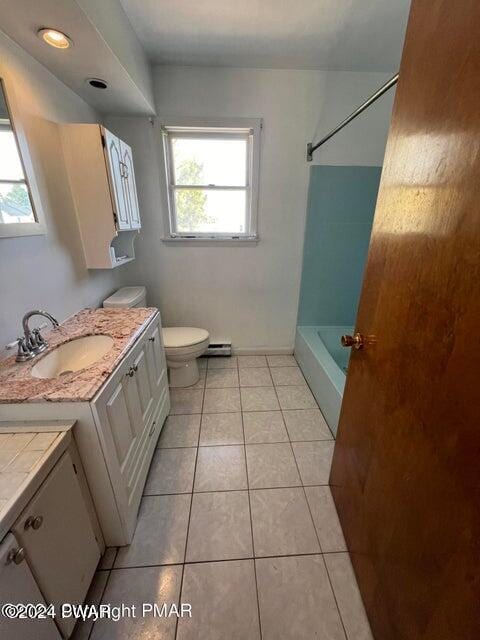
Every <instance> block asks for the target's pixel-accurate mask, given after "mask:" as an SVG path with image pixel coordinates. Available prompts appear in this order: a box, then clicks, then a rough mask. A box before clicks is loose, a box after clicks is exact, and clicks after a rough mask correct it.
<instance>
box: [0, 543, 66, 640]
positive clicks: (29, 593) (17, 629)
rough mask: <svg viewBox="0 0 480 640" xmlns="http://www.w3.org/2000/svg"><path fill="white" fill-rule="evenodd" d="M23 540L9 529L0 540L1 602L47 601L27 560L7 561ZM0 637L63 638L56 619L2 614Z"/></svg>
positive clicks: (14, 639) (13, 639)
mask: <svg viewBox="0 0 480 640" xmlns="http://www.w3.org/2000/svg"><path fill="white" fill-rule="evenodd" d="M20 546H21V545H20V544H19V543H18V542H17V540H15V537H14V536H13V535H12V534H11V533H9V534H8V535H7V536H6V537H5V538H4V540H3V541H2V543H1V544H0V604H5V603H7V602H11V603H13V604H25V605H26V604H45V600H44V598H43V596H42V594H41V593H40V590H39V588H38V585H37V583H36V582H35V578H34V577H33V574H32V572H31V571H30V567H29V566H28V564H27V561H26V560H23V562H21V563H20V564H15V562H8V561H7V556H8V553H9V552H10V550H11V549H19V548H20ZM0 638H2V640H18V639H19V638H21V640H61V636H60V634H59V632H58V629H57V627H56V626H55V622H54V621H53V619H52V618H51V617H47V618H46V619H35V618H31V619H20V620H19V619H15V618H12V619H9V618H7V617H6V616H0Z"/></svg>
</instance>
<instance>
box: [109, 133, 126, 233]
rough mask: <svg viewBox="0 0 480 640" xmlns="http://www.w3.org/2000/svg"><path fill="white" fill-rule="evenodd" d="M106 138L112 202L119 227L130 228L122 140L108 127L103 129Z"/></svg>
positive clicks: (121, 228)
mask: <svg viewBox="0 0 480 640" xmlns="http://www.w3.org/2000/svg"><path fill="white" fill-rule="evenodd" d="M103 136H104V138H105V158H106V165H107V172H108V181H109V184H110V191H111V196H112V200H113V202H112V204H113V208H114V211H115V214H116V217H117V229H120V230H123V229H129V228H130V216H129V212H128V204H127V200H126V196H125V185H124V170H123V164H122V150H121V145H120V140H119V139H118V138H117V136H114V135H113V133H111V132H110V131H108V129H103Z"/></svg>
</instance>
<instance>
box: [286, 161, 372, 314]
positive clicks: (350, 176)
mask: <svg viewBox="0 0 480 640" xmlns="http://www.w3.org/2000/svg"><path fill="white" fill-rule="evenodd" d="M381 171H382V167H367V166H325V165H316V166H312V167H311V168H310V184H309V194H308V208H307V221H306V228H305V244H304V251H303V271H302V284H301V290H300V304H299V310H298V322H297V324H298V325H300V326H313V325H316V326H318V325H353V324H354V322H355V315H356V311H357V303H358V298H359V295H360V287H361V284H362V275H363V268H364V265H365V260H366V257H367V251H368V244H369V241H370V232H371V228H372V222H373V215H374V212H375V203H376V200H377V192H378V186H379V182H380V174H381Z"/></svg>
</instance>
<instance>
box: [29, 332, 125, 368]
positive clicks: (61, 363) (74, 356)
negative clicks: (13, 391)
mask: <svg viewBox="0 0 480 640" xmlns="http://www.w3.org/2000/svg"><path fill="white" fill-rule="evenodd" d="M112 347H113V338H111V337H110V336H101V335H99V336H84V337H83V338H76V339H75V340H71V341H70V342H65V343H64V344H61V345H59V346H58V347H57V348H56V349H53V351H51V352H50V353H49V354H47V355H46V356H44V357H43V358H42V359H41V360H40V361H39V362H38V363H37V364H36V365H35V366H34V367H33V368H32V376H33V377H34V378H58V377H60V376H63V375H65V374H67V373H71V372H72V371H79V370H80V369H85V368H86V367H89V366H91V365H92V364H94V363H95V362H97V360H100V358H102V357H103V356H104V355H105V354H106V353H108V352H109V351H110V349H111V348H112Z"/></svg>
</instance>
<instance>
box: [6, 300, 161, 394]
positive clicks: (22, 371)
mask: <svg viewBox="0 0 480 640" xmlns="http://www.w3.org/2000/svg"><path fill="white" fill-rule="evenodd" d="M157 313H158V310H157V309H155V308H133V309H84V310H83V311H80V312H79V313H77V314H75V315H74V316H72V317H71V318H68V320H66V321H65V322H64V323H62V324H61V325H60V327H58V328H57V329H52V330H51V331H49V332H48V333H47V332H45V337H46V339H47V341H48V343H49V347H48V349H47V350H46V351H44V353H42V355H41V356H38V357H36V358H33V359H32V360H29V361H27V362H21V363H18V362H15V355H13V356H10V357H9V358H6V359H5V360H2V361H1V362H0V403H4V404H6V403H9V404H10V403H19V402H89V401H90V400H91V399H92V398H93V397H94V396H95V394H96V393H97V391H98V390H99V389H100V387H101V386H102V384H103V383H104V382H105V380H106V379H107V378H108V376H109V375H110V374H111V373H112V371H113V370H114V369H115V367H116V366H117V365H118V363H119V362H120V360H121V359H122V357H123V356H124V355H125V353H126V352H127V351H128V349H129V348H130V347H131V346H132V344H133V343H134V342H135V340H136V339H137V338H138V336H139V335H140V333H142V331H143V330H144V329H145V328H146V326H147V324H149V322H150V321H151V320H152V318H153V317H154V316H155V315H156V314H157ZM89 335H108V336H111V337H112V338H113V340H114V344H113V347H112V348H111V349H110V351H108V353H106V354H105V355H104V356H103V357H102V358H100V360H98V361H97V362H95V363H94V364H93V365H91V366H90V367H87V368H86V369H81V370H80V371H74V372H72V373H68V374H65V375H63V376H61V377H59V378H34V377H33V376H32V375H31V373H30V372H31V369H32V367H33V366H34V365H35V364H37V362H40V360H41V358H42V357H44V356H45V355H46V354H47V353H49V352H50V351H52V349H53V348H55V347H58V346H59V345H60V344H62V343H64V342H69V341H70V340H74V339H75V338H80V337H82V336H89Z"/></svg>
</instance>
